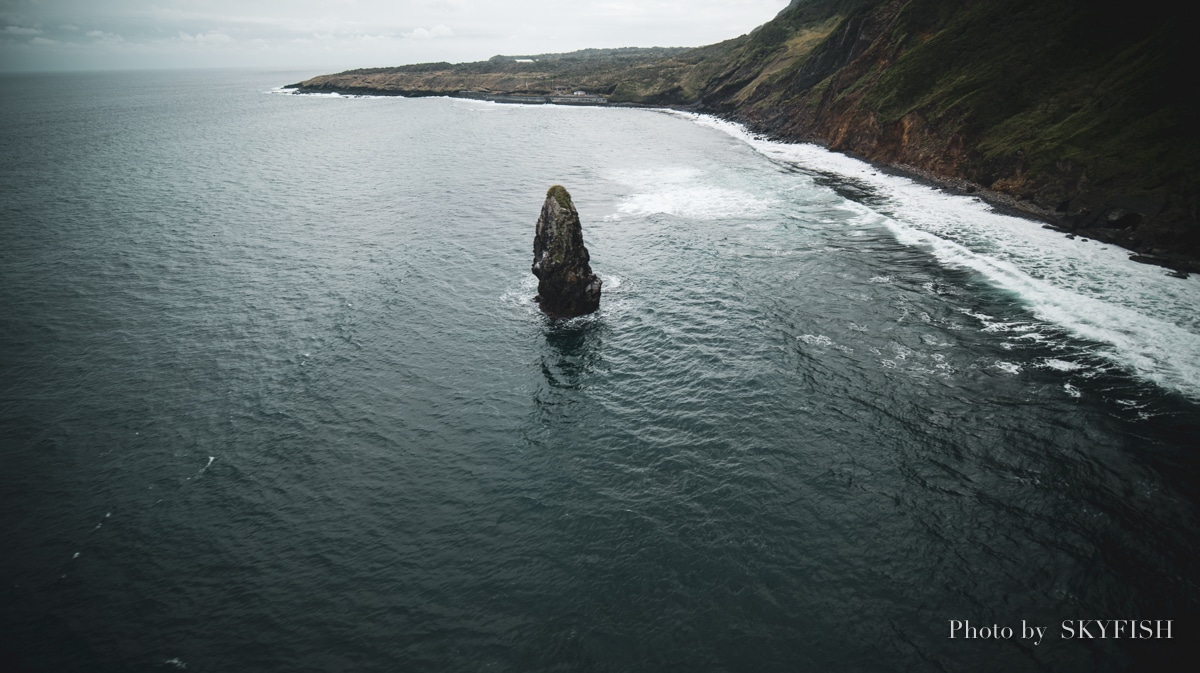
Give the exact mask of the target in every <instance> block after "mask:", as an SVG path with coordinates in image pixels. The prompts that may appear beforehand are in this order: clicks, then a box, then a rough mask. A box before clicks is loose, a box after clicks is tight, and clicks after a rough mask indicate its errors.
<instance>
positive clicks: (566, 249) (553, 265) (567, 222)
mask: <svg viewBox="0 0 1200 673" xmlns="http://www.w3.org/2000/svg"><path fill="white" fill-rule="evenodd" d="M588 259H589V257H588V250H587V248H586V247H584V245H583V226H582V225H581V224H580V223H579V213H577V212H575V204H573V203H571V195H570V194H568V193H567V190H566V189H563V187H562V186H561V185H554V186H553V187H551V188H550V191H548V192H546V202H545V203H544V204H542V214H541V215H540V216H539V217H538V221H537V234H536V235H535V236H534V238H533V275H535V276H537V277H538V281H539V282H538V296H537V299H536V301H537V302H538V303H539V304H541V307H542V311H543V312H545V313H546V315H548V316H550V317H552V318H573V317H575V316H577V315H584V314H585V313H592V312H593V311H595V310H596V309H598V308H600V284H601V283H600V278H599V277H597V276H596V274H594V273H592V267H591V266H589V265H588Z"/></svg>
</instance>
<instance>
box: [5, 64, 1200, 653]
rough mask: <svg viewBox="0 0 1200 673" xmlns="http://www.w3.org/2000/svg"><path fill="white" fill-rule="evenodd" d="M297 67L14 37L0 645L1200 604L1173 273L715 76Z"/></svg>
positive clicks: (718, 633)
mask: <svg viewBox="0 0 1200 673" xmlns="http://www.w3.org/2000/svg"><path fill="white" fill-rule="evenodd" d="M302 78H303V77H302V74H301V73H244V72H242V73H238V72H193V73H169V74H167V73H122V74H105V75H62V76H48V77H37V78H33V77H5V78H3V81H2V84H3V86H4V90H5V92H6V94H5V96H4V97H3V98H0V119H2V120H3V122H2V124H0V149H2V150H3V156H4V157H5V159H4V161H3V163H0V194H2V196H0V226H2V227H3V229H2V234H0V235H2V239H0V241H2V245H0V262H2V265H0V274H2V276H0V282H2V285H0V288H2V289H0V293H2V294H0V296H2V297H3V307H4V310H3V312H2V314H0V327H2V328H0V371H2V372H3V373H4V375H3V377H0V395H2V397H0V446H2V447H3V460H4V466H5V468H4V473H3V476H2V477H0V481H2V485H3V492H4V496H3V500H2V501H0V524H2V528H0V532H2V533H3V535H4V540H5V542H6V543H7V544H6V546H7V549H6V552H5V554H4V556H3V557H2V560H0V571H2V572H3V578H4V581H5V592H6V598H5V600H4V601H0V633H3V634H4V635H3V636H0V637H2V638H3V649H0V657H2V658H0V663H8V662H15V665H16V666H17V667H18V669H19V668H20V667H24V668H26V669H31V670H45V669H52V670H60V671H105V670H177V669H182V668H184V667H186V669H187V670H189V671H231V670H239V671H284V670H286V671H302V670H314V671H316V670H363V671H373V670H445V671H459V670H462V671H467V670H470V671H477V670H493V671H557V670H562V671H567V670H571V671H574V670H590V671H662V670H680V671H685V670H686V671H724V670H728V671H744V670H752V671H784V670H786V671H794V670H831V671H838V670H879V671H887V670H898V669H900V670H914V671H924V670H931V671H933V670H985V671H986V670H995V671H1013V670H1039V668H1042V669H1046V670H1055V671H1093V670H1102V671H1103V670H1113V671H1115V670H1128V669H1130V668H1133V667H1143V668H1145V667H1151V668H1155V669H1157V670H1163V667H1164V665H1165V662H1166V661H1167V659H1166V657H1167V655H1168V654H1173V653H1177V652H1178V651H1179V650H1180V648H1182V647H1184V646H1185V645H1186V644H1187V642H1189V641H1185V638H1188V637H1190V635H1189V634H1191V632H1192V631H1193V630H1194V626H1195V619H1194V618H1195V615H1196V612H1197V606H1198V599H1200V587H1198V585H1197V580H1198V579H1200V574H1198V570H1200V560H1198V559H1200V554H1198V552H1200V550H1198V549H1197V544H1198V541H1200V538H1198V537H1197V532H1198V530H1197V529H1198V527H1200V526H1198V522H1197V513H1198V511H1200V510H1198V508H1197V505H1198V502H1200V497H1198V495H1200V494H1198V490H1197V483H1198V482H1197V476H1198V474H1200V472H1198V470H1200V462H1198V461H1197V457H1196V455H1195V444H1196V437H1197V436H1200V433H1198V430H1200V406H1198V405H1197V400H1198V399H1200V372H1198V370H1197V368H1196V363H1197V362H1200V323H1197V312H1196V307H1197V306H1198V305H1200V294H1198V293H1197V290H1196V287H1197V283H1196V282H1195V279H1191V280H1187V281H1181V280H1178V279H1172V278H1168V277H1166V275H1165V273H1164V272H1163V270H1161V269H1156V268H1154V267H1147V266H1143V265H1138V264H1134V263H1130V262H1128V261H1127V260H1126V259H1125V258H1126V257H1127V253H1124V252H1123V251H1120V250H1118V249H1116V248H1112V247H1107V246H1102V245H1101V244H1098V243H1095V242H1087V243H1084V242H1081V241H1069V240H1066V239H1064V238H1063V237H1061V236H1060V235H1054V234H1051V233H1050V232H1046V231H1045V230H1042V229H1041V226H1040V224H1038V223H1034V222H1029V221H1025V220H1021V219H1019V218H1012V217H1007V216H1003V215H999V214H996V213H993V212H991V211H990V210H989V209H988V208H987V207H986V206H985V205H983V204H981V203H979V202H978V201H975V200H972V199H969V198H964V197H953V196H948V195H944V194H941V193H939V192H937V191H934V190H932V189H929V188H927V187H924V186H921V185H918V184H915V183H912V182H911V181H907V180H905V179H903V178H897V177H895V176H887V175H879V174H878V172H877V171H874V170H873V169H871V167H870V166H868V165H865V164H862V163H860V162H855V161H853V160H849V159H846V158H844V157H841V156H839V155H835V154H831V153H828V152H825V151H823V150H820V149H819V148H814V147H811V146H797V145H781V144H778V143H770V142H767V141H763V140H758V139H755V138H753V137H750V136H747V135H745V134H744V133H743V132H742V131H741V130H740V129H738V128H737V127H733V126H730V125H727V124H724V123H723V122H719V121H716V120H712V119H708V118H693V117H690V116H686V115H679V114H674V113H663V112H657V111H649V110H630V109H608V108H598V107H592V108H569V107H554V106H516V105H498V104H492V103H484V102H478V101H468V100H456V99H432V98H431V99H402V98H345V97H320V96H292V95H281V94H279V93H277V92H273V89H274V88H275V87H277V86H278V85H280V84H281V83H284V82H294V81H298V80H299V79H302ZM556 183H561V184H563V185H565V186H566V187H567V189H568V190H570V192H571V194H572V196H573V197H574V201H575V204H576V207H577V208H578V210H579V212H580V215H581V217H582V219H583V224H584V237H585V241H586V243H587V245H588V248H589V250H590V252H591V258H592V266H593V268H594V269H595V270H596V272H597V273H598V274H599V275H600V276H601V277H602V278H603V280H604V295H603V298H602V302H601V310H600V311H599V312H598V313H596V314H594V315H591V316H587V317H584V318H579V319H575V320H570V321H564V322H552V321H549V320H547V319H546V318H545V317H543V316H542V315H541V314H540V313H539V312H538V310H537V308H536V305H535V304H534V303H533V302H532V297H533V295H534V294H535V293H536V279H534V277H533V276H532V275H531V274H530V272H529V265H530V262H531V260H532V237H533V227H534V222H535V221H536V218H537V214H538V211H539V209H540V207H541V202H542V198H543V197H544V194H545V190H546V188H547V187H549V186H550V185H551V184H556ZM1080 619H1106V620H1107V619H1146V620H1168V619H1169V620H1174V626H1175V629H1176V634H1175V635H1176V636H1177V637H1176V639H1174V640H1173V641H1161V640H1140V641H1133V640H1128V639H1123V640H1079V639H1072V640H1064V639H1063V637H1062V630H1061V628H1060V624H1061V623H1062V622H1063V620H1080ZM951 620H970V621H971V623H972V624H974V625H991V624H999V625H1000V626H1011V627H1013V628H1014V629H1018V630H1019V626H1020V625H1021V623H1022V621H1023V620H1024V621H1025V622H1027V623H1029V624H1036V625H1041V626H1046V627H1049V628H1048V632H1049V633H1048V635H1047V637H1046V639H1045V640H1044V641H1043V642H1042V643H1040V644H1038V645H1033V644H1032V643H1031V642H1029V641H1028V640H1026V639H1022V638H1020V637H1019V636H1015V637H1013V638H1011V639H999V640H986V641H985V640H964V639H961V638H955V639H951V638H949V637H948V636H949V628H950V622H951Z"/></svg>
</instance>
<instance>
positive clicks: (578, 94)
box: [575, 91, 587, 96]
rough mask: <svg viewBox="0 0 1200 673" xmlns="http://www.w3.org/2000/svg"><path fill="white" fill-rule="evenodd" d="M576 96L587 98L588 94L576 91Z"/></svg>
mask: <svg viewBox="0 0 1200 673" xmlns="http://www.w3.org/2000/svg"><path fill="white" fill-rule="evenodd" d="M575 95H576V96H586V95H587V92H586V91H576V92H575Z"/></svg>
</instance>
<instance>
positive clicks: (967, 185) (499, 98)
mask: <svg viewBox="0 0 1200 673" xmlns="http://www.w3.org/2000/svg"><path fill="white" fill-rule="evenodd" d="M280 89H281V90H289V89H290V90H291V91H289V92H288V93H291V94H293V95H321V94H326V95H327V94H338V95H342V96H378V97H384V96H387V97H393V96H395V97H401V98H436V97H443V98H461V99H465V100H481V101H487V102H493V103H497V104H502V105H561V106H563V107H576V106H579V107H621V108H639V109H644V110H668V111H672V112H687V113H694V114H707V115H711V116H713V117H715V118H717V119H721V120H724V121H728V122H733V123H736V124H740V125H742V126H743V127H745V128H746V129H747V130H748V131H750V132H751V133H754V134H755V135H759V136H761V137H763V138H765V139H767V140H771V141H773V142H779V143H787V144H792V143H811V144H814V145H818V146H820V147H824V148H825V149H826V150H828V151H830V152H838V153H839V154H843V155H845V156H848V157H851V158H854V159H857V160H860V161H865V162H867V163H869V164H871V165H872V166H875V167H876V168H877V169H879V170H881V171H884V172H887V173H890V174H893V175H899V176H902V177H906V178H909V179H912V180H915V181H917V182H920V183H922V184H925V185H928V186H931V187H934V188H936V189H940V190H942V191H945V192H949V193H951V194H956V195H961V196H974V197H977V198H979V199H980V200H981V201H983V202H984V203H986V204H988V205H989V206H991V207H992V208H993V209H995V210H997V211H999V212H1002V213H1004V214H1008V215H1013V216H1016V217H1022V218H1025V219H1029V220H1033V221H1037V222H1042V223H1043V226H1044V228H1046V229H1052V230H1054V231H1057V232H1060V233H1062V234H1063V235H1064V237H1065V238H1067V239H1074V238H1086V239H1090V240H1093V241H1099V242H1101V243H1106V244H1109V245H1115V246H1117V247H1120V248H1122V249H1124V250H1126V251H1128V252H1129V253H1130V254H1129V260H1130V261H1131V262H1136V263H1140V264H1151V265H1155V266H1159V267H1162V268H1164V269H1167V270H1168V271H1169V272H1170V273H1168V274H1167V275H1169V276H1172V277H1175V278H1180V279H1187V278H1188V276H1189V274H1192V273H1196V274H1200V258H1197V257H1193V256H1190V255H1186V254H1179V253H1171V252H1169V251H1167V250H1162V249H1149V250H1147V249H1139V248H1138V247H1134V246H1131V245H1130V244H1129V243H1128V242H1127V241H1122V240H1121V238H1122V236H1121V234H1122V232H1123V231H1124V230H1122V229H1118V228H1105V227H1098V228H1086V229H1085V228H1080V227H1073V226H1071V222H1070V220H1069V215H1068V214H1067V213H1060V212H1058V211H1055V210H1052V209H1050V208H1046V207H1044V206H1039V205H1038V204H1036V203H1033V202H1032V201H1029V200H1026V199H1021V198H1019V197H1017V196H1014V195H1012V194H1007V193H1004V192H1000V191H996V190H994V189H990V188H988V187H985V186H983V185H980V184H978V183H974V182H971V181H970V180H967V179H965V178H960V177H953V176H946V175H939V174H937V173H934V172H932V171H929V170H926V169H922V168H918V167H916V166H911V165H908V164H903V163H882V162H879V161H875V160H872V159H869V158H867V157H863V156H861V155H857V154H855V153H852V152H845V151H839V150H830V149H829V147H828V144H827V143H826V142H823V141H822V140H821V139H800V138H792V137H787V136H783V135H780V134H778V133H775V132H772V131H769V130H765V129H755V127H754V125H753V124H752V123H747V121H746V120H744V119H742V118H740V117H739V116H738V115H737V113H736V111H735V112H724V113H722V112H711V111H702V110H700V109H698V108H697V106H695V105H680V106H670V105H647V104H642V103H627V102H621V103H613V102H610V101H608V100H607V99H606V98H605V97H603V96H600V95H588V96H580V97H579V98H578V99H576V98H575V97H574V96H572V95H553V94H514V93H500V94H493V93H486V92H473V91H456V92H447V91H425V90H421V91H408V90H390V89H375V88H371V87H328V88H325V87H311V86H304V84H303V83H302V82H301V83H296V84H287V85H283V86H281V87H280Z"/></svg>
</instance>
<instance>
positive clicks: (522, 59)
mask: <svg viewBox="0 0 1200 673" xmlns="http://www.w3.org/2000/svg"><path fill="white" fill-rule="evenodd" d="M513 60H514V61H516V62H517V63H533V59H532V58H515V59H513Z"/></svg>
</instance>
